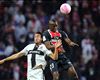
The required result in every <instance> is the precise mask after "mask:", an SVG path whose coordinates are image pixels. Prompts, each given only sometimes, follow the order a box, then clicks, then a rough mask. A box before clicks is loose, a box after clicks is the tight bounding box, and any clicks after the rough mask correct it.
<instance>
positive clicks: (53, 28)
mask: <svg viewBox="0 0 100 80" xmlns="http://www.w3.org/2000/svg"><path fill="white" fill-rule="evenodd" d="M49 28H50V30H51V31H54V32H55V31H56V30H57V22H56V23H55V24H50V25H49Z"/></svg>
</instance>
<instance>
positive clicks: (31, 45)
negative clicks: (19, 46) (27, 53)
mask: <svg viewBox="0 0 100 80" xmlns="http://www.w3.org/2000/svg"><path fill="white" fill-rule="evenodd" d="M34 46H35V44H28V45H27V46H26V47H25V48H26V49H31V48H32V49H33V47H34Z"/></svg>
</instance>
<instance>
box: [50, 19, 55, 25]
mask: <svg viewBox="0 0 100 80" xmlns="http://www.w3.org/2000/svg"><path fill="white" fill-rule="evenodd" d="M56 22H57V21H56V20H55V19H52V20H49V25H57V24H56Z"/></svg>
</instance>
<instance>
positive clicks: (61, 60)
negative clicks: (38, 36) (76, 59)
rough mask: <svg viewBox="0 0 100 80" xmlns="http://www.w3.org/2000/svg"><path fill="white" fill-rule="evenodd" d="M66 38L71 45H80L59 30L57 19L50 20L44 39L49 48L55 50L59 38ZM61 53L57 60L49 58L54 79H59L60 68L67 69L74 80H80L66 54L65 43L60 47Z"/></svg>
mask: <svg viewBox="0 0 100 80" xmlns="http://www.w3.org/2000/svg"><path fill="white" fill-rule="evenodd" d="M59 39H60V40H61V41H62V40H65V42H66V43H67V44H68V45H69V46H75V45H76V46H78V44H76V43H74V42H73V41H71V40H70V39H69V38H68V35H67V34H66V33H65V32H64V31H62V30H58V24H57V21H55V20H50V21H49V29H48V30H46V31H45V32H44V33H43V41H44V43H45V45H46V47H47V48H48V49H51V50H53V49H54V45H55V43H56V42H57V41H58V40H59ZM58 50H59V54H58V59H57V60H52V59H49V61H48V62H49V64H50V65H49V66H50V71H51V73H52V75H53V80H59V70H67V72H68V74H69V76H72V77H73V78H74V80H79V79H78V76H77V73H76V71H75V69H74V67H73V65H72V63H71V62H70V60H69V59H68V58H67V57H66V56H65V55H64V53H65V50H64V48H63V45H62V46H60V47H59V48H58Z"/></svg>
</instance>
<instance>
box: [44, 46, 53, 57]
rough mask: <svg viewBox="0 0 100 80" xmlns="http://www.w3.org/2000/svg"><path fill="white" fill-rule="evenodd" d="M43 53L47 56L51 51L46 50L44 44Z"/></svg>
mask: <svg viewBox="0 0 100 80" xmlns="http://www.w3.org/2000/svg"><path fill="white" fill-rule="evenodd" d="M44 53H45V54H46V55H48V56H49V55H50V54H52V51H51V50H48V49H47V48H46V46H44Z"/></svg>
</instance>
